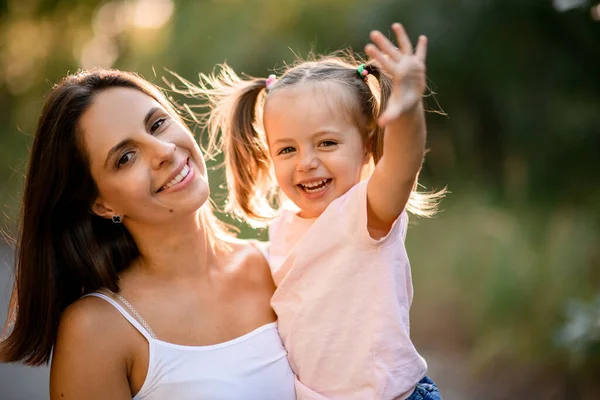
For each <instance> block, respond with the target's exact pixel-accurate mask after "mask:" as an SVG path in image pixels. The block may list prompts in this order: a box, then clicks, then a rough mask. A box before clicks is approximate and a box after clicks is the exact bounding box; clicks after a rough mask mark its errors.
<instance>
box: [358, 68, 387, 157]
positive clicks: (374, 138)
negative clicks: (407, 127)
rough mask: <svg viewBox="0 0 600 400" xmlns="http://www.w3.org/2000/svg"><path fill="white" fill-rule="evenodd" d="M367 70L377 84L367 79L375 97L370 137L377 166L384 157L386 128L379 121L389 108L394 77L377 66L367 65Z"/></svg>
mask: <svg viewBox="0 0 600 400" xmlns="http://www.w3.org/2000/svg"><path fill="white" fill-rule="evenodd" d="M365 70H366V71H367V72H368V73H369V75H371V76H373V77H374V78H375V80H376V82H377V84H376V85H374V84H373V83H372V82H369V80H368V78H367V85H369V88H370V89H371V93H372V95H373V97H374V99H373V100H374V101H372V105H371V107H372V110H371V112H372V113H373V120H374V121H373V122H374V128H373V130H372V132H371V135H370V138H369V139H370V145H371V154H372V155H373V161H374V162H375V164H377V163H378V162H379V160H381V157H383V137H384V132H385V128H383V127H381V126H379V125H378V124H377V120H378V119H379V117H380V116H381V114H383V111H384V110H385V109H386V107H387V103H388V100H389V98H390V95H391V94H392V88H393V81H392V77H391V76H389V75H388V74H387V73H386V72H385V71H384V70H383V69H381V68H379V67H378V66H377V65H376V64H367V65H365Z"/></svg>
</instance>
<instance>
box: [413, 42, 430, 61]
mask: <svg viewBox="0 0 600 400" xmlns="http://www.w3.org/2000/svg"><path fill="white" fill-rule="evenodd" d="M415 56H417V58H418V59H419V60H421V61H422V62H423V63H424V62H425V59H426V58H427V37H426V36H423V35H421V36H419V41H418V42H417V49H416V50H415Z"/></svg>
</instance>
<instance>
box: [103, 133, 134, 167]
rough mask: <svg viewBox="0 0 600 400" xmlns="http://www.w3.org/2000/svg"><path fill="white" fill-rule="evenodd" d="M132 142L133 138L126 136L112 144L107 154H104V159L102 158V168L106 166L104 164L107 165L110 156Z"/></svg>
mask: <svg viewBox="0 0 600 400" xmlns="http://www.w3.org/2000/svg"><path fill="white" fill-rule="evenodd" d="M133 142H134V140H133V139H131V138H127V139H123V140H121V141H120V142H119V143H117V144H116V145H115V146H113V147H112V148H111V149H110V150H109V151H108V154H107V155H106V160H104V168H106V166H107V165H108V161H109V160H110V159H111V157H112V156H113V154H115V153H117V152H118V151H119V150H121V149H122V148H124V147H127V146H129V145H130V144H132V143H133Z"/></svg>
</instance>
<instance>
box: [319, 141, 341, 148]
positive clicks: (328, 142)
mask: <svg viewBox="0 0 600 400" xmlns="http://www.w3.org/2000/svg"><path fill="white" fill-rule="evenodd" d="M336 144H337V142H334V141H333V140H324V141H322V142H321V143H319V145H321V146H323V147H331V146H335V145H336Z"/></svg>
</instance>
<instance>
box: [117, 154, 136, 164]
mask: <svg viewBox="0 0 600 400" xmlns="http://www.w3.org/2000/svg"><path fill="white" fill-rule="evenodd" d="M132 158H133V152H132V151H130V152H129V153H125V154H123V155H122V156H121V158H119V161H117V168H119V167H122V166H123V165H125V164H127V163H128V162H129V161H130V160H131V159H132Z"/></svg>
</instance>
